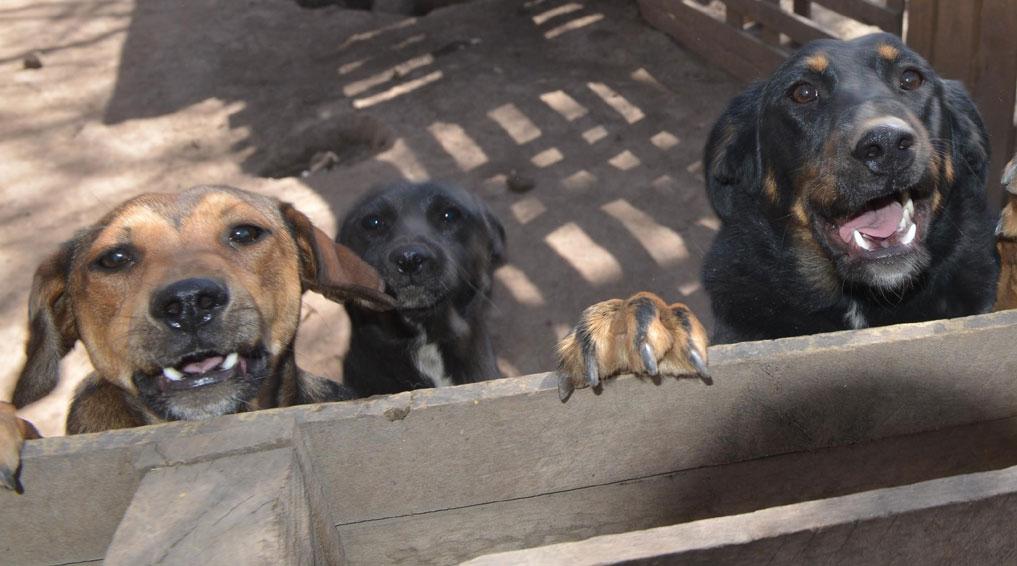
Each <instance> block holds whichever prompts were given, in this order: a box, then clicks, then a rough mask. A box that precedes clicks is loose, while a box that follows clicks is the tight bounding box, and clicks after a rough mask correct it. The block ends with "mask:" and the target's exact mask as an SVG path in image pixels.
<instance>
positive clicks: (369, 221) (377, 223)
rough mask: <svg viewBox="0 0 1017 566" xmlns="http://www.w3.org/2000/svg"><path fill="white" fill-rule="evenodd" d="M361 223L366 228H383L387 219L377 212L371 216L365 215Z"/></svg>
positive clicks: (372, 229) (371, 229)
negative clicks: (383, 218)
mask: <svg viewBox="0 0 1017 566" xmlns="http://www.w3.org/2000/svg"><path fill="white" fill-rule="evenodd" d="M360 225H361V226H363V228H364V230H370V231H374V230H380V229H381V228H383V227H384V226H385V221H384V220H382V219H381V217H380V216H378V215H377V214H372V215H370V216H365V217H364V219H363V220H361V221H360Z"/></svg>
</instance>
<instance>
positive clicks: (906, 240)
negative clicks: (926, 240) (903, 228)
mask: <svg viewBox="0 0 1017 566" xmlns="http://www.w3.org/2000/svg"><path fill="white" fill-rule="evenodd" d="M916 233H918V225H916V224H912V225H911V227H910V228H908V231H907V232H905V233H904V236H903V237H901V239H900V243H901V244H904V245H905V246H907V245H910V244H911V242H913V241H915V234H916Z"/></svg>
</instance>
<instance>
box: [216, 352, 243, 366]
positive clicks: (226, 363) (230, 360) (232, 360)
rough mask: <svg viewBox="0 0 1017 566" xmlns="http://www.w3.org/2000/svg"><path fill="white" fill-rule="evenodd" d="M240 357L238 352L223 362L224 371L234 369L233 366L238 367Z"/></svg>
mask: <svg viewBox="0 0 1017 566" xmlns="http://www.w3.org/2000/svg"><path fill="white" fill-rule="evenodd" d="M238 359H240V356H239V355H237V353H236V352H233V353H232V354H230V355H228V356H226V359H225V360H223V362H222V366H221V367H222V369H233V366H235V365H237V360H238Z"/></svg>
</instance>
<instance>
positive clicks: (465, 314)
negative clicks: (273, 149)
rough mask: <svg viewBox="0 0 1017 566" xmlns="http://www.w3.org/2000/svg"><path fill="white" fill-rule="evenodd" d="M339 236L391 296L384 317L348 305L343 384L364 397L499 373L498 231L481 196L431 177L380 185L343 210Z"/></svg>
mask: <svg viewBox="0 0 1017 566" xmlns="http://www.w3.org/2000/svg"><path fill="white" fill-rule="evenodd" d="M338 241H339V242H342V243H343V244H344V245H346V246H349V247H350V248H351V249H353V250H354V251H355V252H356V253H357V254H358V255H359V256H360V257H362V258H363V259H364V261H366V262H367V263H368V264H370V265H372V266H373V267H374V268H375V269H377V270H378V273H379V274H380V275H381V278H382V279H383V280H384V281H385V285H386V292H387V293H389V294H390V295H392V296H393V297H395V300H396V310H394V311H391V312H388V313H385V314H384V315H382V316H378V313H375V312H371V311H369V310H367V309H364V308H360V307H358V306H356V305H352V306H350V307H349V309H348V310H349V315H350V320H351V322H352V335H351V339H350V350H349V353H348V354H347V356H346V360H345V362H344V366H343V367H344V373H343V381H344V383H345V384H346V385H347V386H348V387H351V388H353V389H354V390H355V391H356V392H357V393H358V394H359V395H364V396H366V395H377V394H387V393H397V392H400V391H409V390H411V389H419V388H423V387H440V386H445V385H460V384H463V383H473V382H476V381H482V380H486V379H493V378H497V377H500V375H499V373H498V369H497V366H496V365H495V359H494V352H493V350H492V348H491V342H490V339H489V336H488V331H487V325H486V320H485V319H486V314H487V308H488V306H489V305H490V302H491V273H492V272H493V271H494V268H495V267H497V266H498V265H500V264H501V262H502V259H503V255H504V249H505V230H504V228H503V227H502V225H501V223H500V222H498V220H497V219H496V218H495V217H494V216H493V215H492V214H491V212H490V211H489V210H488V209H487V207H486V206H485V205H484V204H483V203H482V202H481V201H480V200H479V199H477V198H476V197H474V196H473V195H471V194H469V193H467V192H466V191H463V190H460V189H457V188H453V187H449V186H445V185H439V184H435V183H425V184H416V185H415V184H398V185H394V186H390V187H387V188H382V189H380V190H376V191H374V192H372V193H371V194H369V195H368V196H367V197H365V198H364V199H363V200H361V201H360V202H359V203H358V204H357V205H356V206H354V207H353V208H352V209H351V210H350V212H349V214H348V215H347V216H346V218H345V220H344V221H343V223H342V228H341V229H340V231H339V237H338Z"/></svg>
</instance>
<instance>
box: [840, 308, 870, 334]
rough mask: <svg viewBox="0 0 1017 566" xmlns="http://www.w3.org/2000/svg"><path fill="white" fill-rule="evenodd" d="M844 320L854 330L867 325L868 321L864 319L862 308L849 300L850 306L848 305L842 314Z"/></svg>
mask: <svg viewBox="0 0 1017 566" xmlns="http://www.w3.org/2000/svg"><path fill="white" fill-rule="evenodd" d="M844 322H845V323H847V325H848V326H850V327H851V328H854V329H855V330H858V329H859V328H868V327H869V321H867V320H865V315H864V314H862V309H860V308H858V303H856V302H854V301H852V302H851V306H850V307H848V310H847V313H845V314H844Z"/></svg>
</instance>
